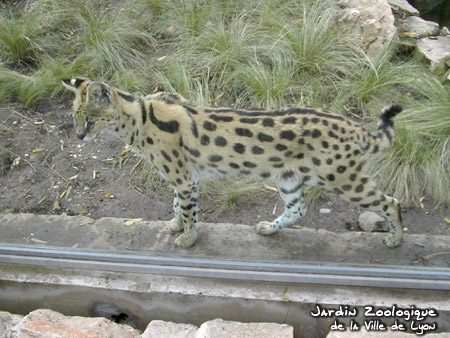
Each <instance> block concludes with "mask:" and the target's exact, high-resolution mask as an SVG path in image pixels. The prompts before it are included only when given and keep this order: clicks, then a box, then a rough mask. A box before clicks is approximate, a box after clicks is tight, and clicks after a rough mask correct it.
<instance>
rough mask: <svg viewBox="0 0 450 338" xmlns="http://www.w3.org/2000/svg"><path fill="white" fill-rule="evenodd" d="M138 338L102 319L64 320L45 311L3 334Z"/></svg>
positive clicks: (28, 337)
mask: <svg viewBox="0 0 450 338" xmlns="http://www.w3.org/2000/svg"><path fill="white" fill-rule="evenodd" d="M139 335H140V331H138V330H135V329H133V328H132V327H130V326H128V325H122V324H116V323H114V322H112V321H110V320H107V319H105V318H84V317H66V316H64V315H62V314H60V313H58V312H56V311H52V310H46V309H40V310H35V311H33V312H30V313H29V314H28V315H27V316H25V317H23V319H22V320H21V321H20V322H19V323H17V324H16V325H15V326H14V327H12V328H10V329H9V330H7V331H5V337H8V338H9V337H11V338H49V337H51V338H63V337H64V338H65V337H74V338H75V337H76V338H115V337H120V338H137V337H139Z"/></svg>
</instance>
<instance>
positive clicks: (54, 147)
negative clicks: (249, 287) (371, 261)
mask: <svg viewBox="0 0 450 338" xmlns="http://www.w3.org/2000/svg"><path fill="white" fill-rule="evenodd" d="M124 146H125V144H124V143H123V142H122V141H121V140H119V139H116V138H114V137H113V136H111V135H109V134H105V133H104V134H101V135H100V137H98V138H97V139H96V140H94V141H92V142H84V141H80V140H78V139H77V138H76V136H75V132H74V129H73V122H72V117H71V111H70V107H69V106H68V105H67V104H63V103H61V102H57V101H51V104H47V105H46V106H45V107H44V108H42V109H39V110H38V111H32V110H27V109H23V108H20V107H18V106H16V105H3V106H0V212H8V213H18V212H27V213H34V214H62V213H66V214H68V215H78V214H81V215H87V216H90V217H92V218H95V219H96V218H99V217H105V216H111V217H124V218H143V219H146V220H169V219H171V218H172V217H173V216H172V198H173V194H172V192H171V191H170V189H168V188H166V189H158V190H157V191H146V190H145V189H144V188H143V182H142V179H141V178H140V176H141V175H140V171H141V170H142V167H143V164H142V161H141V159H140V158H139V157H138V156H135V155H134V154H133V153H132V152H130V151H127V150H126V148H125V147H124ZM261 184H263V183H261ZM423 203H424V207H423V208H409V209H404V211H403V221H404V226H405V230H406V231H407V232H408V233H411V234H428V235H443V236H450V225H449V224H448V223H446V222H445V221H444V219H445V217H450V210H449V209H446V208H435V206H434V205H433V204H432V203H431V202H429V201H427V200H425V201H424V202H423ZM219 208H220V205H218V203H216V202H215V201H214V200H211V199H209V198H202V199H201V201H200V210H201V213H200V221H203V222H211V223H216V222H219V223H222V222H224V223H238V224H248V225H253V224H255V223H257V222H258V221H260V220H271V219H273V218H275V217H276V216H277V215H278V214H280V213H281V212H282V211H283V204H282V202H281V200H280V199H279V197H278V195H277V194H276V193H271V194H267V195H263V196H259V197H258V196H255V198H254V199H252V202H251V203H248V204H245V205H240V206H238V207H237V208H235V209H234V210H226V211H224V212H218V210H219ZM322 208H327V209H330V212H329V213H326V214H325V213H320V212H319V210H320V209H322ZM359 211H360V210H358V208H357V207H355V206H354V205H351V204H348V203H345V202H343V201H341V200H339V199H333V200H332V201H318V202H316V203H315V204H314V205H313V206H309V212H308V215H307V216H306V217H305V218H304V219H303V220H301V221H300V222H299V224H300V225H301V226H303V227H308V228H316V229H326V230H329V231H334V232H345V231H359V229H358V226H357V220H358V215H359ZM0 241H1V234H0ZM449 266H450V256H449Z"/></svg>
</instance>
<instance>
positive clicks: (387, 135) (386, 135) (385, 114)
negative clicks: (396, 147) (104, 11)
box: [372, 104, 403, 153]
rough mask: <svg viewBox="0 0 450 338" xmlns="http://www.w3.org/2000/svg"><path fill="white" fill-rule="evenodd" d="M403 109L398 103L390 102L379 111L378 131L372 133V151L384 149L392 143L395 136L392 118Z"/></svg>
mask: <svg viewBox="0 0 450 338" xmlns="http://www.w3.org/2000/svg"><path fill="white" fill-rule="evenodd" d="M402 110H403V108H402V106H400V105H399V104H391V105H389V106H386V107H384V108H383V110H382V111H381V115H380V122H379V123H378V133H377V134H376V135H373V136H372V137H373V139H374V140H375V143H373V145H372V147H373V149H372V152H373V153H376V152H377V151H378V150H381V149H385V148H387V147H389V146H390V145H391V144H392V141H393V138H394V136H395V131H394V121H393V120H392V119H393V118H394V117H395V116H396V115H397V114H399V113H400V112H401V111H402Z"/></svg>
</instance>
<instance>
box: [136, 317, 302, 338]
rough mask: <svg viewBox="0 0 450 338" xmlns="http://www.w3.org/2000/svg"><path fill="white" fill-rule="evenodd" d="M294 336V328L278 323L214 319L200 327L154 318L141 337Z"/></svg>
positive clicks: (288, 337) (242, 337)
mask: <svg viewBox="0 0 450 338" xmlns="http://www.w3.org/2000/svg"><path fill="white" fill-rule="evenodd" d="M218 337H220V338H244V337H245V338H259V337H277V338H293V337H294V328H293V327H292V326H290V325H286V324H277V323H240V322H233V321H225V320H223V319H214V320H210V321H208V322H205V323H203V324H202V325H201V326H200V328H197V327H196V326H194V325H190V324H177V323H171V322H164V321H161V320H153V321H151V322H150V324H149V325H148V326H147V329H146V330H145V331H144V333H143V334H142V336H141V338H218Z"/></svg>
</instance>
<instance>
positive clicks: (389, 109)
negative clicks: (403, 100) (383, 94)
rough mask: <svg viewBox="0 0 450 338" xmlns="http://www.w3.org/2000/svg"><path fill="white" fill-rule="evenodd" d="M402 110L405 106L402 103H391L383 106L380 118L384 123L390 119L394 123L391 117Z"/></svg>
mask: <svg viewBox="0 0 450 338" xmlns="http://www.w3.org/2000/svg"><path fill="white" fill-rule="evenodd" d="M402 110H403V107H402V106H401V105H399V104H391V105H389V106H386V107H384V108H383V110H382V111H381V116H380V118H381V120H382V121H383V122H384V123H387V122H388V121H389V122H390V123H391V124H392V122H391V119H392V118H393V117H395V116H396V115H397V114H399V113H401V111H402Z"/></svg>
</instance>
